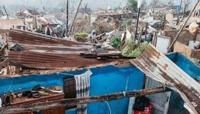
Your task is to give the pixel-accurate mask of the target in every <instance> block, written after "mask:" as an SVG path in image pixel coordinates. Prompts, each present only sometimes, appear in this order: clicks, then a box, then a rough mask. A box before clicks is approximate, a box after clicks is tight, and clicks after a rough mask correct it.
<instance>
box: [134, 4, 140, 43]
mask: <svg viewBox="0 0 200 114" xmlns="http://www.w3.org/2000/svg"><path fill="white" fill-rule="evenodd" d="M140 10H141V8H138V14H137V22H136V30H135V40H136V39H137V36H138V25H139V21H140Z"/></svg>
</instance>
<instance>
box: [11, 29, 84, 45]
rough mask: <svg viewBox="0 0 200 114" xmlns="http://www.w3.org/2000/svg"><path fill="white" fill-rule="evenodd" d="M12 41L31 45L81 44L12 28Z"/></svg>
mask: <svg viewBox="0 0 200 114" xmlns="http://www.w3.org/2000/svg"><path fill="white" fill-rule="evenodd" d="M8 40H9V41H10V42H14V43H22V44H31V45H43V44H44V45H65V46H72V45H81V43H78V42H73V41H69V40H65V39H61V38H55V37H51V36H47V35H43V34H38V33H32V32H28V31H21V30H14V29H13V30H10V31H9V38H8Z"/></svg>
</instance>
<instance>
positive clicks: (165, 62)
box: [131, 45, 200, 114]
mask: <svg viewBox="0 0 200 114" xmlns="http://www.w3.org/2000/svg"><path fill="white" fill-rule="evenodd" d="M131 63H132V64H133V65H135V66H136V67H137V68H139V69H140V70H141V71H143V72H144V73H145V74H146V75H147V76H149V77H151V78H153V79H154V80H156V81H159V82H161V83H162V84H164V85H166V86H168V87H170V88H171V89H173V90H175V91H177V92H178V93H179V94H180V95H181V97H182V98H183V99H184V101H185V103H186V108H187V109H188V111H189V112H190V113H191V114H200V84H199V83H198V82H197V81H195V80H194V79H192V78H191V77H190V76H189V75H188V74H186V73H185V72H184V71H183V70H181V69H180V68H179V67H178V66H176V65H175V64H174V63H173V62H172V61H170V60H169V59H168V58H167V57H166V56H165V55H164V54H162V53H160V52H159V51H158V50H157V49H156V48H154V47H153V46H152V45H150V46H149V47H148V48H147V49H146V50H145V52H144V53H143V54H142V55H141V56H140V57H139V58H137V59H135V60H131Z"/></svg>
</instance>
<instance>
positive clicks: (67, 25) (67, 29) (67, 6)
mask: <svg viewBox="0 0 200 114" xmlns="http://www.w3.org/2000/svg"><path fill="white" fill-rule="evenodd" d="M65 36H67V37H69V0H66V35H65Z"/></svg>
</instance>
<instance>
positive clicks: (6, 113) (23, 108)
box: [0, 87, 166, 114]
mask: <svg viewBox="0 0 200 114" xmlns="http://www.w3.org/2000/svg"><path fill="white" fill-rule="evenodd" d="M165 91H166V90H165V88H164V87H157V88H153V89H144V90H138V91H130V92H120V93H114V94H110V95H103V96H94V97H85V98H71V99H62V100H57V101H51V102H42V103H35V104H29V105H20V106H15V107H14V106H13V107H12V106H10V107H4V108H0V113H3V114H11V113H15V114H16V113H21V112H32V111H39V110H46V109H50V108H54V107H62V106H65V107H71V106H74V105H77V104H88V103H93V102H104V101H112V100H118V99H122V98H128V97H138V96H143V95H151V94H156V93H162V92H165Z"/></svg>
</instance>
